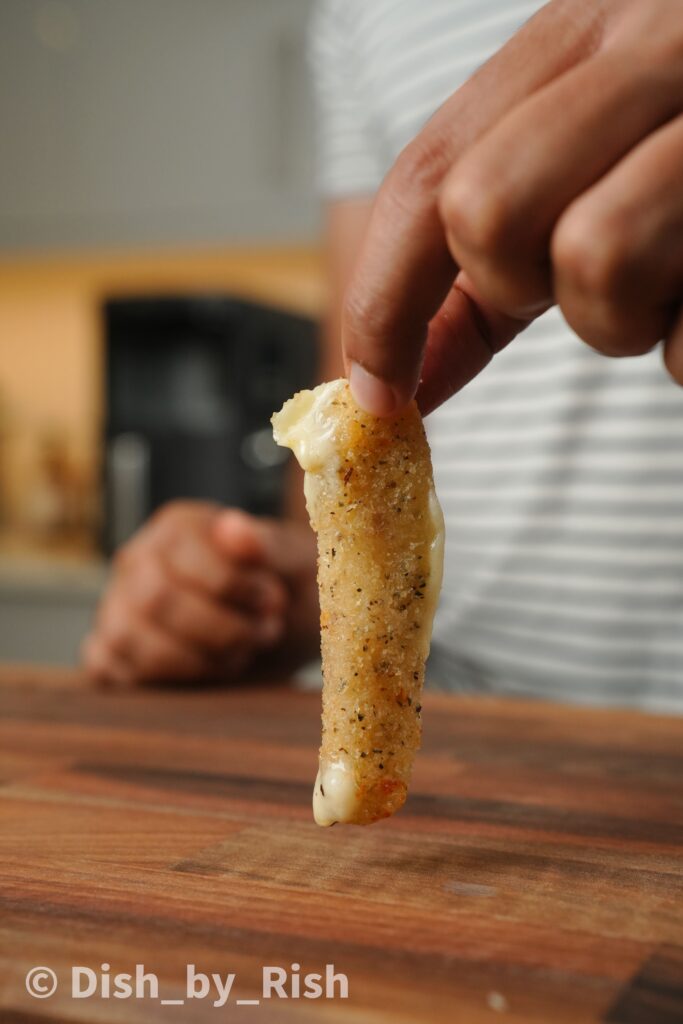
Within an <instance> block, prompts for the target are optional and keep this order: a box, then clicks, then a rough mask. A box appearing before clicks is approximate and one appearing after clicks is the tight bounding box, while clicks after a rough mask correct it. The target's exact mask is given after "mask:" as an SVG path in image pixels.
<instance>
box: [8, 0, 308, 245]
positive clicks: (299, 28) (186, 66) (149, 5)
mask: <svg viewBox="0 0 683 1024" xmlns="http://www.w3.org/2000/svg"><path fill="white" fill-rule="evenodd" d="M309 10H310V0H1V2H0V140H1V148H2V158H0V251H5V252H7V251H10V252H21V251H27V250H29V251H30V250H32V249H36V248H40V249H45V248H59V249H64V248H69V247H74V246H88V247H92V246H97V247H100V248H101V247H103V246H105V247H106V246H122V245H123V246H135V245H145V246H149V245H155V244H166V243H186V242H190V243H192V242H197V241H201V242H202V243H206V242H209V243H211V242H217V243H225V242H226V240H230V241H235V240H243V239H248V240H250V241H257V240H260V239H267V240H268V241H269V242H272V241H278V240H287V241H292V240H308V239H311V238H314V237H315V236H316V233H317V228H318V212H317V203H316V200H315V196H314V191H313V188H312V176H313V127H312V120H313V119H312V110H311V106H312V104H311V98H310V89H309V83H308V78H307V68H306V60H305V32H306V23H307V19H308V15H309Z"/></svg>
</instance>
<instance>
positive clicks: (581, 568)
mask: <svg viewBox="0 0 683 1024" xmlns="http://www.w3.org/2000/svg"><path fill="white" fill-rule="evenodd" d="M540 6H542V5H541V3H539V2H536V0H322V2H320V3H319V4H318V8H317V10H316V13H315V17H314V20H313V28H312V33H311V50H312V58H313V67H314V72H315V81H316V92H317V97H318V103H319V108H320V109H319V113H320V118H319V122H320V132H319V135H320V162H319V167H320V185H321V189H322V191H323V193H324V194H325V195H326V196H327V197H329V198H335V197H338V198H341V197H348V196H351V195H354V194H355V195H358V194H371V193H372V192H374V191H375V190H376V189H377V187H378V185H379V183H380V181H381V179H382V177H383V175H384V173H385V172H386V170H387V169H388V167H389V166H390V164H391V162H392V161H393V160H394V159H395V157H396V156H397V154H398V152H399V151H400V150H401V149H402V148H403V146H404V145H405V144H406V143H407V142H408V141H409V140H410V139H411V138H412V137H413V136H414V135H415V134H416V132H417V131H419V129H420V127H421V126H422V125H423V124H424V122H425V121H426V120H427V118H428V117H429V116H430V115H431V114H432V113H433V111H434V110H435V109H436V108H437V107H438V106H439V105H440V104H441V103H442V102H443V101H444V100H445V99H446V97H447V96H449V95H450V94H451V93H452V92H453V91H454V90H455V89H456V88H457V87H458V86H459V85H460V84H461V83H462V82H463V81H464V80H465V79H466V78H467V77H468V76H469V75H470V74H471V73H472V71H473V70H474V69H475V68H476V67H477V66H478V65H479V64H481V63H482V62H483V61H484V60H486V58H487V57H488V56H490V55H491V54H492V53H493V52H495V50H497V49H498V48H499V47H500V46H501V45H502V44H503V43H504V42H505V41H506V40H507V39H508V38H509V37H510V35H512V34H513V32H514V31H515V30H516V29H517V28H518V27H519V26H520V25H521V24H522V22H523V21H525V20H526V19H527V18H528V17H529V16H530V15H531V14H533V13H534V12H535V11H536V10H537V9H538V8H539V7H540ZM427 423H428V433H429V436H430V441H431V444H432V451H433V457H434V467H435V473H436V481H437V489H438V493H439V496H440V499H441V502H442V505H443V508H444V514H445V517H446V530H447V544H446V568H445V577H444V592H443V598H442V604H441V608H440V610H439V614H438V616H437V624H436V628H435V643H434V654H433V657H432V662H431V676H432V678H434V679H435V681H436V683H437V684H440V685H442V686H445V687H448V688H452V689H475V690H480V691H481V690H485V691H492V692H497V693H507V694H519V695H531V696H542V697H553V698H558V699H559V698H561V699H567V700H575V701H580V702H586V703H589V702H600V703H605V704H608V703H609V704H632V705H637V706H640V707H644V708H649V709H653V710H655V709H656V710H667V711H678V712H683V390H681V389H679V387H678V386H677V385H675V384H674V383H673V382H672V381H671V380H670V378H669V377H668V375H667V373H666V371H665V370H664V368H663V366H662V361H661V354H660V353H659V351H655V352H652V353H650V354H649V355H646V356H643V357H641V358H638V359H628V360H609V359H606V358H604V357H602V356H600V355H598V354H596V353H595V352H593V351H592V350H591V349H590V348H588V347H587V346H586V345H584V344H583V343H582V342H581V341H579V339H577V338H576V336H575V335H573V334H572V332H571V331H570V330H569V328H568V327H567V326H566V324H565V323H564V321H563V320H562V318H561V316H560V314H559V313H558V312H557V311H556V310H552V311H551V312H549V313H547V314H546V315H545V316H543V317H541V318H540V319H539V320H538V321H536V323H535V324H533V325H532V326H531V327H530V328H529V329H528V330H527V331H526V332H525V333H524V334H523V335H522V336H521V337H519V338H518V339H517V340H516V341H514V342H513V343H512V344H511V345H510V346H509V347H508V348H507V349H505V350H504V351H503V352H502V353H501V354H500V355H498V356H496V358H495V360H494V362H493V363H492V364H491V365H490V366H488V367H487V368H486V370H485V371H484V372H483V373H482V374H481V375H480V376H479V377H478V378H477V379H476V380H475V381H473V382H472V383H471V384H469V385H468V386H467V387H466V388H465V389H464V390H463V391H462V392H461V393H460V394H459V395H457V396H456V397H455V398H453V399H452V400H451V401H450V402H448V403H447V404H446V405H445V406H443V407H442V408H441V409H439V410H437V412H435V413H434V414H433V415H432V416H431V417H430V418H429V420H428V421H427Z"/></svg>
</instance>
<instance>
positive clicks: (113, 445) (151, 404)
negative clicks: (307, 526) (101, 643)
mask: <svg viewBox="0 0 683 1024" xmlns="http://www.w3.org/2000/svg"><path fill="white" fill-rule="evenodd" d="M104 320H105V373H106V380H105V423H104V453H105V457H104V495H105V500H104V523H103V526H104V529H103V547H104V550H105V551H106V552H107V553H111V552H112V551H114V550H115V549H116V548H117V547H118V546H119V544H121V543H123V542H124V541H125V540H126V539H127V538H128V537H130V535H131V534H132V533H133V532H134V531H135V530H136V529H137V528H138V527H139V526H140V524H141V523H142V522H144V520H145V519H146V518H147V517H148V516H149V515H150V513H151V512H153V511H154V509H156V508H158V507H159V506H160V505H162V504H163V503H164V502H166V501H169V500H171V499H173V498H204V499H210V500H213V501H217V502H220V503H221V504H226V505H235V506H238V507H240V508H243V509H246V510H247V511H249V512H254V513H257V514H267V515H277V514H278V513H279V512H280V511H281V509H282V501H283V492H284V483H285V467H286V462H287V452H286V451H285V450H284V449H281V448H278V447H277V446H276V445H275V443H274V441H273V439H272V433H271V428H270V417H271V415H272V413H273V412H274V411H275V410H276V409H279V408H280V406H281V405H282V403H283V402H284V401H285V399H286V398H289V397H290V395H292V394H293V393H294V392H295V391H297V390H300V389H301V388H304V387H310V386H311V384H312V383H313V380H314V375H315V365H316V352H317V333H318V332H317V325H316V324H315V323H314V321H312V320H309V319H306V318H304V317H300V316H295V315H292V314H291V313H287V312H283V311H281V310H277V309H270V308H266V307H263V306H258V305H254V304H253V303H249V302H243V301H241V300H237V299H234V298H230V297H227V296H215V295H211V296H201V297H196V296H193V297H185V298H182V297H181V298H121V299H118V298H117V299H113V300H110V301H108V302H106V303H105V306H104Z"/></svg>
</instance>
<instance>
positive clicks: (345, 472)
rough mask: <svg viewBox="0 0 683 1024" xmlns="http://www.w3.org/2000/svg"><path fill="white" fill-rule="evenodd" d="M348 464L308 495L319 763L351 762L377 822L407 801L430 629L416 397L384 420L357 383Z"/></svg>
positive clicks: (340, 413) (342, 430)
mask: <svg viewBox="0 0 683 1024" xmlns="http://www.w3.org/2000/svg"><path fill="white" fill-rule="evenodd" d="M329 414H330V415H331V416H333V417H334V420H335V447H336V449H337V451H338V454H339V466H338V468H336V469H333V470H332V471H328V472H327V473H326V474H324V475H321V476H320V477H319V478H317V479H316V485H315V489H314V491H313V492H312V495H311V496H310V498H311V500H309V512H310V514H311V523H312V525H313V528H314V529H315V531H316V533H317V535H318V551H319V559H318V584H319V588H320V608H321V615H320V626H321V637H322V642H321V646H322V659H323V677H324V689H323V737H322V746H321V749H320V762H321V765H325V764H332V763H334V762H338V761H339V760H340V759H342V760H343V761H344V763H345V764H346V765H347V766H348V767H350V768H351V770H352V771H353V775H354V781H355V785H356V794H357V800H356V810H355V812H354V816H353V817H352V818H351V819H350V820H352V821H353V822H355V823H357V824H368V823H370V822H373V821H376V820H378V819H379V818H383V817H386V816H388V815H390V814H393V813H394V812H395V811H396V810H397V809H398V808H399V807H401V805H402V804H403V802H404V801H405V798H406V793H407V786H408V782H409V779H410V774H411V770H412V765H413V759H414V756H415V752H416V751H417V749H418V748H419V745H420V734H421V722H420V712H421V707H420V696H421V693H422V687H423V683H424V663H425V658H426V653H427V650H428V644H429V632H430V630H431V609H430V607H429V605H430V604H431V601H430V600H428V599H427V598H428V587H429V584H430V572H431V568H432V565H431V546H432V543H433V541H434V523H433V518H431V517H430V492H432V490H433V483H432V471H431V460H430V455H429V447H428V444H427V440H426V437H425V433H424V428H423V426H422V420H421V417H420V414H419V412H418V410H417V407H416V406H415V404H414V403H413V404H412V405H411V406H410V407H409V408H408V409H407V410H406V411H405V412H404V413H403V414H401V415H400V416H398V417H396V418H392V419H376V418H374V417H372V416H369V415H367V414H366V413H364V412H362V411H361V410H360V409H359V408H358V407H357V406H356V405H355V403H354V402H353V399H352V398H351V395H350V392H349V390H348V387H346V388H344V389H343V390H342V391H341V392H340V393H339V394H338V396H336V397H335V398H334V400H333V402H332V403H331V408H330V410H329Z"/></svg>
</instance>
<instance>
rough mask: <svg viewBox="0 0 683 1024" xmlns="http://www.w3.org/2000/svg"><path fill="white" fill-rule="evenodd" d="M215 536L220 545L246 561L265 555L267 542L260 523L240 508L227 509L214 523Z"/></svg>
mask: <svg viewBox="0 0 683 1024" xmlns="http://www.w3.org/2000/svg"><path fill="white" fill-rule="evenodd" d="M213 536H214V539H215V540H216V542H217V543H218V544H219V545H220V547H221V548H222V549H223V550H224V551H227V552H228V553H229V554H231V555H234V556H235V557H236V558H238V559H243V560H245V561H250V560H254V559H256V560H258V559H260V558H262V557H263V555H264V552H265V544H264V541H263V537H262V536H261V531H260V529H259V524H258V522H257V520H255V519H254V517H253V516H250V515H249V514H248V513H247V512H242V511H241V510H240V509H234V508H230V509H225V511H223V512H220V513H219V514H218V515H217V517H216V520H215V522H214V524H213Z"/></svg>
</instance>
